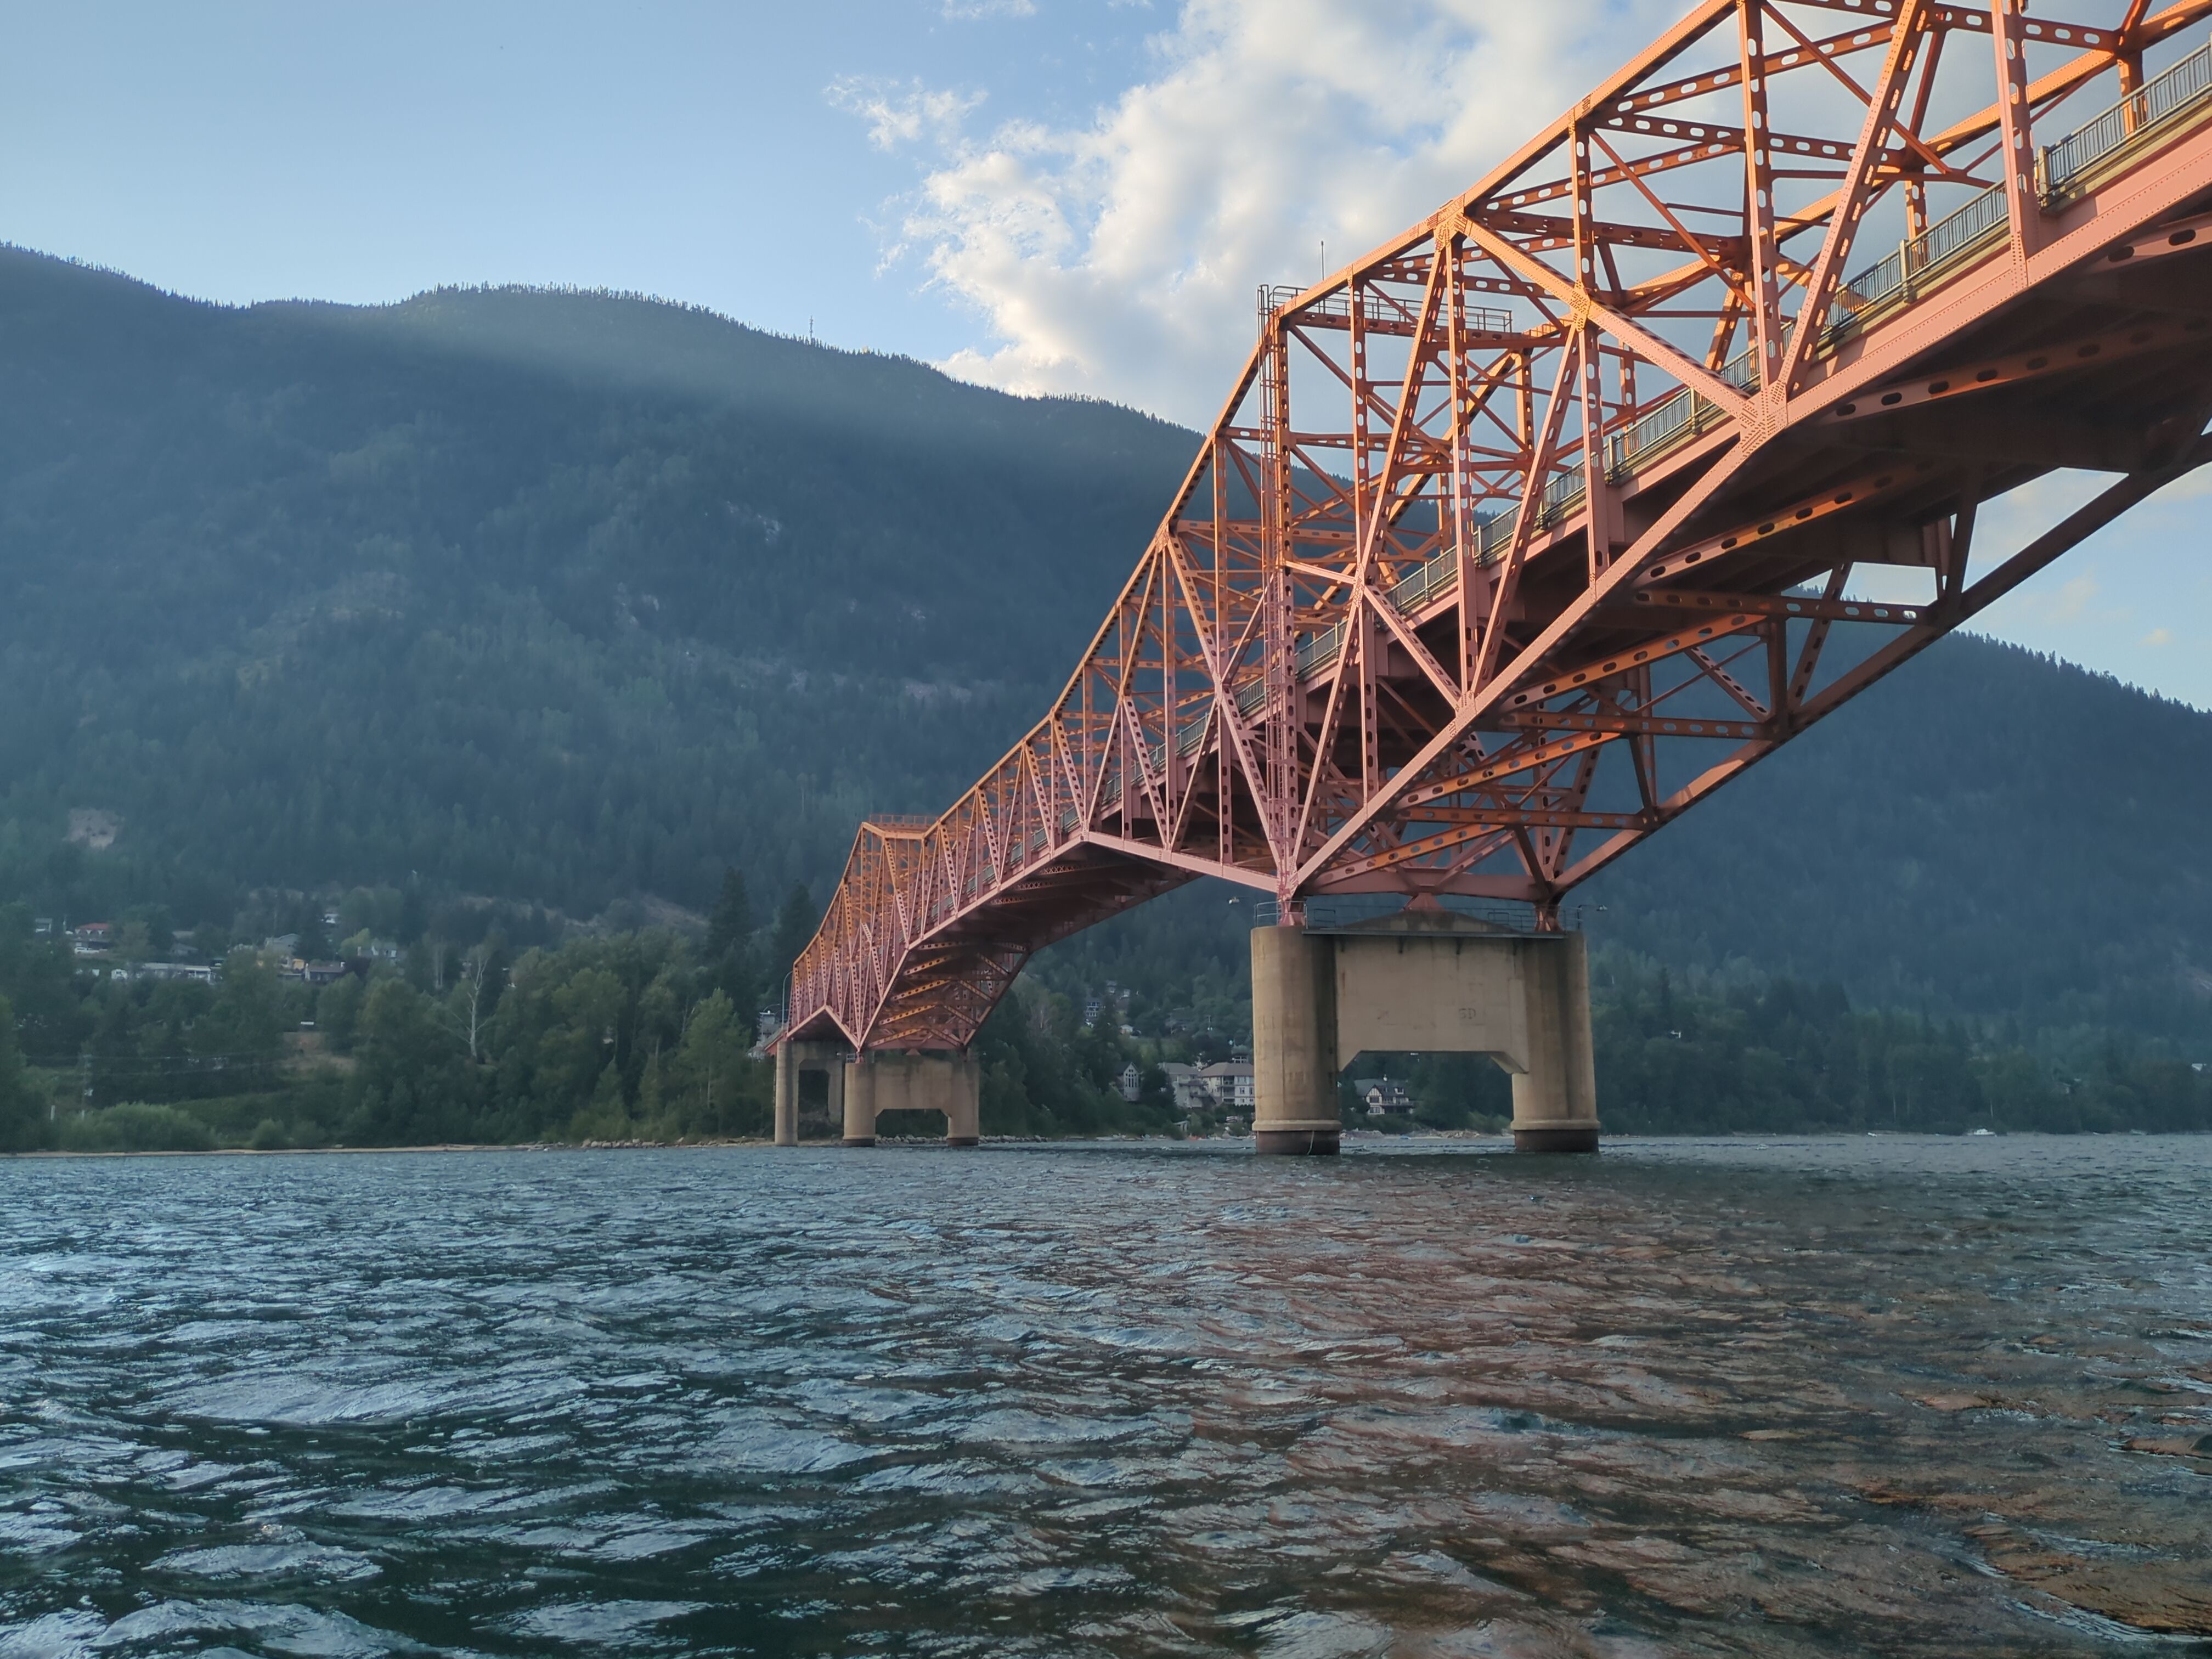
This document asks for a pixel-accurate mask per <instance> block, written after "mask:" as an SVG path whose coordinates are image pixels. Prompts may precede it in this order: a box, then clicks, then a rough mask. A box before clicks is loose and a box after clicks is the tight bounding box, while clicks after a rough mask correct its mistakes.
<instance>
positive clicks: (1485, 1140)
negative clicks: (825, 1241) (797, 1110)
mask: <svg viewBox="0 0 2212 1659" xmlns="http://www.w3.org/2000/svg"><path fill="white" fill-rule="evenodd" d="M2199 1133H2207V1132H2204V1131H2192V1130H2187V1129H2170V1130H2160V1131H2156V1132H2153V1131H2148V1130H2142V1129H2114V1130H2084V1131H2081V1132H2080V1133H2071V1134H2065V1133H2056V1132H2054V1131H2050V1130H2043V1129H2008V1130H2002V1131H1999V1132H1998V1133H1996V1134H1995V1135H1994V1136H1984V1137H1977V1136H1973V1135H1958V1134H1942V1133H1936V1132H1933V1131H1929V1132H1926V1133H1919V1132H1915V1131H1912V1130H1901V1131H1900V1130H1892V1129H1876V1130H1848V1129H1841V1130H1826V1131H1823V1132H1820V1133H1808V1134H1789V1133H1770V1132H1734V1133H1710V1134H1680V1135H1627V1134H1624V1135H1607V1137H1606V1138H1605V1139H1606V1140H1607V1142H1610V1143H1614V1144H1620V1145H1631V1144H1637V1145H1641V1144H1652V1145H1659V1146H1668V1145H1677V1144H1680V1143H1684V1142H1689V1141H1712V1142H1716V1143H1723V1144H1725V1143H1729V1142H1741V1143H1746V1144H1755V1143H1766V1144H1769V1145H1771V1144H1773V1143H1775V1142H1778V1141H1787V1142H1800V1141H1802V1142H1805V1143H1808V1144H1810V1143H1813V1142H1816V1141H1859V1140H1931V1141H1944V1142H1950V1141H1960V1142H1963V1143H1967V1144H1971V1143H1972V1142H1973V1141H1974V1140H1976V1139H2000V1140H2002V1139H2029V1140H2061V1141H2069V1142H2070V1141H2081V1142H2084V1143H2087V1142H2090V1141H2096V1140H2130V1139H2134V1140H2142V1139H2154V1140H2163V1139H2176V1140H2179V1139H2191V1138H2193V1137H2194V1136H2195V1135H2197V1134H2199ZM1355 1137H1358V1140H1359V1141H1361V1142H1364V1144H1365V1145H1368V1146H1402V1145H1407V1144H1409V1143H1410V1144H1413V1145H1426V1146H1437V1145H1447V1146H1451V1145H1463V1146H1472V1147H1485V1146H1487V1147H1493V1148H1494V1147H1500V1146H1505V1147H1510V1146H1511V1144H1512V1137H1511V1136H1510V1135H1506V1134H1486V1133H1483V1132H1482V1131H1480V1130H1470V1129H1439V1130H1435V1131H1432V1132H1431V1133H1426V1134H1405V1135H1392V1134H1372V1135H1371V1137H1370V1136H1369V1135H1361V1134H1360V1133H1359V1132H1358V1131H1352V1132H1348V1133H1347V1134H1346V1140H1347V1141H1351V1140H1352V1139H1354V1138H1355ZM980 1144H981V1146H995V1147H1000V1148H1012V1147H1053V1146H1068V1147H1086V1146H1087V1147H1111V1146H1200V1147H1204V1146H1219V1147H1223V1148H1225V1149H1229V1148H1241V1149H1243V1150H1244V1151H1247V1152H1249V1150H1250V1149H1251V1145H1252V1142H1251V1138H1250V1137H1249V1135H1202V1136H1191V1137H1186V1138H1184V1139H1175V1138H1173V1137H1170V1136H1166V1135H1063V1136H1054V1137H1051V1138H1046V1137H1043V1136H1034V1135H985V1136H984V1137H983V1139H982V1140H981V1143H980ZM882 1145H883V1146H884V1147H885V1148H886V1149H889V1148H899V1147H915V1148H920V1149H921V1150H923V1151H933V1150H935V1151H941V1150H945V1144H944V1142H943V1141H942V1140H940V1139H937V1138H935V1137H927V1136H916V1137H914V1138H911V1139H888V1140H886V1141H884V1142H883V1143H882ZM749 1148H767V1149H769V1150H771V1151H772V1150H775V1149H776V1147H775V1141H774V1140H772V1139H769V1138H768V1137H767V1136H765V1135H752V1136H733V1137H732V1138H730V1139H721V1140H584V1141H568V1140H513V1141H499V1140H486V1141H463V1140H456V1141H438V1142H435V1143H432V1144H430V1145H427V1146H267V1147H259V1146H215V1147H207V1148H176V1149H172V1150H165V1149H161V1148H158V1147H148V1148H142V1149H137V1150H131V1151H103V1152H66V1151H64V1150H62V1149H60V1148H58V1147H39V1148H36V1149H34V1150H33V1151H29V1152H0V1161H7V1162H13V1161H15V1160H17V1159H35V1158H318V1157H324V1156H331V1155H336V1156H339V1157H344V1158H364V1157H376V1156H386V1155H389V1154H393V1153H409V1154H423V1153H433V1152H730V1151H736V1150H744V1149H749ZM810 1148H811V1149H813V1150H816V1151H830V1150H834V1151H837V1152H843V1151H845V1150H847V1148H845V1146H843V1145H842V1143H841V1142H839V1141H837V1140H836V1139H828V1138H825V1139H820V1140H803V1141H801V1142H799V1146H796V1147H793V1148H787V1149H784V1150H788V1151H805V1150H808V1149H810Z"/></svg>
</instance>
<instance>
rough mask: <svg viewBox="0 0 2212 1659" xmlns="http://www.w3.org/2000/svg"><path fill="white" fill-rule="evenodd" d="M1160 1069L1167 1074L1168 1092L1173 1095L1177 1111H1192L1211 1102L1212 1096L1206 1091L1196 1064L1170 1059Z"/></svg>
mask: <svg viewBox="0 0 2212 1659" xmlns="http://www.w3.org/2000/svg"><path fill="white" fill-rule="evenodd" d="M1160 1070H1162V1071H1163V1072H1165V1073H1167V1074H1168V1093H1169V1094H1170V1096H1172V1097H1174V1099H1175V1106H1176V1110H1177V1111H1178V1112H1194V1111H1196V1110H1197V1109H1199V1108H1200V1107H1201V1106H1206V1105H1210V1104H1212V1098H1213V1097H1212V1096H1211V1095H1209V1094H1208V1093H1206V1085H1205V1084H1204V1083H1203V1082H1201V1081H1200V1079H1199V1075H1198V1067H1197V1066H1186V1065H1184V1064H1183V1063H1182V1061H1181V1060H1170V1061H1168V1062H1167V1064H1165V1065H1164V1066H1161V1067H1160Z"/></svg>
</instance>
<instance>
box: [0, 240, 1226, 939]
mask: <svg viewBox="0 0 2212 1659" xmlns="http://www.w3.org/2000/svg"><path fill="white" fill-rule="evenodd" d="M1190 448H1191V440H1190V437H1189V435H1188V434H1186V433H1182V432H1180V431H1177V430H1176V429H1175V428H1171V427H1169V426H1166V425H1164V424H1163V423H1161V422H1156V421H1152V420H1148V419H1146V418H1144V417H1142V416H1134V415H1132V414H1130V413H1129V412H1128V411H1127V410H1118V409H1112V408H1109V407H1107V406H1105V405H1103V404H1091V403H1084V402H1079V401H1074V400H1069V399H1051V400H1038V399H1018V398H1006V397H1003V396H1001V395H1000V394H998V393H995V392H986V391H983V390H981V389H979V388H976V387H972V386H963V385H960V384H958V383H957V382H954V381H951V380H947V379H946V378H945V377H944V376H943V375H941V374H937V373H936V372H934V371H933V370H931V369H929V368H925V367H923V366H921V365H920V364H917V363H913V362H905V361H902V360H900V359H896V358H889V357H882V356H868V355H865V354H853V353H842V352H836V351H831V350H828V349H823V348H820V347H817V346H813V345H810V344H806V343H800V342H797V341H792V340H787V339H782V338H779V337H774V336H770V335H766V334H762V333H759V332H757V331H753V330H750V329H745V328H741V327H738V325H734V324H732V323H729V322H726V321H725V320H724V319H720V318H718V317H714V316H712V315H710V314H708V313H704V312H701V311H696V310H690V309H685V308H683V307H676V306H670V305H664V304H659V303H655V302H652V301H644V300H638V299H628V298H619V297H613V296H607V295H580V294H565V293H544V292H521V291H498V292H440V293H435V294H428V295H422V296H420V297H418V298H416V299H415V300H412V301H409V302H407V303H406V304H404V305H398V306H392V307H369V308H355V307H337V306H327V305H263V306H255V307H250V308H246V309H226V308H223V307H215V306H209V305H203V304H197V303H193V302H191V301H183V300H179V299H176V298H174V297H172V296H169V295H163V294H160V293H157V292H155V291H154V290H153V289H149V288H146V287H144V286H143V285H141V284H138V283H133V282H131V281H129V280H127V279H125V278H123V277H120V276H113V275H111V274H108V273H105V272H99V271H91V270H82V269H80V268H78V267H75V266H71V265H69V264H63V263H61V262H58V261H56V260H52V259H48V258H40V257H39V256H36V255H33V254H28V253H24V252H5V253H0V502H4V512H0V686H4V689H5V696H6V699H7V703H8V706H9V711H10V717H9V720H7V721H6V722H5V724H4V726H0V891H9V892H14V893H20V894H21V895H22V896H26V897H29V898H32V899H34V900H35V901H36V902H38V903H39V904H40V906H41V907H42V908H45V907H51V908H53V909H55V910H57V911H59V910H64V909H65V910H68V911H70V913H71V914H74V915H79V916H82V915H86V914H87V913H88V911H96V910H103V909H112V908H119V907H120V906H122V905H124V904H125V903H127V902H131V901H133V900H136V899H159V900H163V901H166V902H168V903H169V904H170V905H171V906H172V908H173V909H174V910H175V911H176V913H177V919H178V921H179V922H180V923H185V922H190V921H197V920H204V919H211V918H212V917H214V916H215V915H218V914H219V915H221V917H222V919H223V920H225V921H228V918H229V915H230V912H231V911H232V910H233V909H234V908H236V906H237V905H238V904H239V903H240V901H241V898H242V896H243V895H244V894H245V893H246V891H247V890H251V889H253V888H257V887H264V886H273V887H284V888H295V889H306V888H312V887H318V886H323V885H328V884H341V885H343V884H406V883H408V882H410V880H412V879H420V880H422V881H424V882H430V883H435V884H441V885H442V886H444V887H447V888H449V889H452V890H459V891H462V892H466V893H471V894H477V895H482V896H489V897H497V898H504V899H512V900H519V901H526V902H538V903H543V904H546V905H550V906H556V907H559V908H562V909H564V910H567V911H568V912H569V913H570V914H572V915H592V914H593V913H595V912H597V911H599V909H601V908H604V907H605V905H606V904H607V903H608V902H610V901H611V900H615V899H617V898H630V897H637V896H658V897H659V898H661V899H665V900H666V901H669V902H673V903H676V904H678V905H683V906H689V907H699V906H703V905H704V904H705V903H706V902H708V900H709V899H710V898H711V897H712V896H713V894H714V890H715V887H716V884H718V882H719V880H720V872H721V869H722V866H723V864H724V862H725V861H726V860H732V859H738V860H743V861H744V862H745V863H746V865H747V866H748V867H749V868H750V869H751V870H752V871H754V872H755V873H756V876H757V883H756V884H757V886H763V887H766V888H773V889H775V890H781V889H782V888H783V887H784V886H786V885H787V884H789V883H790V882H792V881H793V880H795V879H799V878H811V879H813V880H815V881H817V883H818V882H819V881H820V880H822V879H823V877H824V876H825V874H826V873H827V872H830V871H832V870H834V868H835V867H836V863H837V862H838V860H840V859H841V858H842V851H843V847H844V844H845V843H846V842H847V841H848V839H849V837H850V835H851V832H852V825H853V822H854V819H855V818H856V817H858V816H859V814H860V812H862V811H866V810H870V809H890V810H921V809H923V808H926V807H927V806H929V805H934V804H937V803H938V802H939V801H940V800H941V799H944V798H945V796H946V794H947V793H948V792H949V791H950V790H951V789H952V788H955V787H957V784H958V783H959V782H964V781H967V780H968V779H969V778H970V777H971V776H972V775H975V773H977V772H979V771H980V770H981V769H982V768H983V767H984V766H985V765H987V763H989V762H990V761H991V760H992V759H994V758H995V757H996V755H997V753H998V751H999V748H1000V746H1001V745H1002V744H1003V743H1004V742H1006V741H1007V740H1008V738H1007V734H1009V733H1011V732H1014V731H1016V730H1017V729H1018V727H1019V726H1021V725H1022V724H1023V723H1024V721H1025V720H1028V719H1030V718H1031V717H1033V715H1034V714H1035V712H1036V709H1037V708H1040V707H1042V704H1043V702H1044V701H1045V700H1046V698H1047V697H1048V696H1049V695H1050V690H1052V689H1056V686H1057V684H1058V682H1059V680H1060V678H1063V677H1064V674H1065V672H1066V662H1067V659H1068V657H1069V655H1070V653H1071V650H1072V649H1073V647H1072V645H1071V643H1070V641H1071V639H1072V637H1073V635H1074V634H1075V633H1077V632H1079V631H1080V630H1081V629H1083V628H1084V627H1085V626H1087V625H1088V624H1087V623H1082V622H1078V621H1076V620H1075V619H1076V618H1079V617H1087V616H1089V615H1090V614H1091V613H1092V612H1095V611H1097V610H1098V609H1099V608H1100V607H1101V605H1102V604H1103V600H1102V598H1101V596H1102V594H1103V593H1106V592H1110V590H1111V589H1112V588H1113V587H1114V586H1115V585H1116V584H1118V582H1119V581H1120V580H1121V579H1122V577H1123V576H1124V575H1125V574H1126V567H1127V564H1128V562H1129V556H1128V549H1129V548H1130V547H1131V546H1132V545H1133V544H1137V543H1139V542H1140V541H1141V540H1142V539H1143V538H1145V537H1146V535H1147V534H1148V533H1149V532H1150V528H1151V525H1150V519H1151V516H1152V513H1153V511H1154V506H1155V503H1157V501H1158V500H1159V498H1160V496H1161V495H1163V493H1164V491H1165V490H1166V489H1168V488H1170V482H1171V480H1172V479H1173V477H1175V476H1176V473H1177V471H1179V470H1180V468H1181V467H1182V465H1185V463H1186V462H1187V459H1188V453H1189V451H1190ZM72 810H76V811H80V812H81V813H82V812H94V813H99V814H102V815H105V820H106V821H113V822H118V823H119V825H120V828H119V833H118V834H117V835H116V836H115V837H114V840H113V842H112V846H108V847H106V848H104V849H103V850H102V851H100V853H99V854H98V855H97V856H96V857H93V858H85V859H76V858H73V857H70V856H68V855H62V856H57V854H56V853H55V848H56V847H57V846H58V844H59V843H60V842H62V838H63V836H64V834H65V833H66V830H67V825H68V821H69V814H70V811H72ZM84 821H85V820H83V819H82V818H81V819H80V825H81V826H82V823H83V822H84ZM94 821H95V822H100V821H101V820H94Z"/></svg>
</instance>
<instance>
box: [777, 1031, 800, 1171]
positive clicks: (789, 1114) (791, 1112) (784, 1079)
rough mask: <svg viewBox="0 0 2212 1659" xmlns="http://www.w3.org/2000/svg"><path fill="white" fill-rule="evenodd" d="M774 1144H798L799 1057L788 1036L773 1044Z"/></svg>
mask: <svg viewBox="0 0 2212 1659" xmlns="http://www.w3.org/2000/svg"><path fill="white" fill-rule="evenodd" d="M775 1144H776V1145H777V1146H797V1145H799V1059H798V1056H797V1055H795V1054H793V1053H792V1052H791V1039H790V1038H788V1037H786V1038H785V1039H784V1040H783V1041H782V1042H779V1043H777V1044H776V1045H775Z"/></svg>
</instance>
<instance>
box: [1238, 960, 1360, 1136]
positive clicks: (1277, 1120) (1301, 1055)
mask: <svg viewBox="0 0 2212 1659" xmlns="http://www.w3.org/2000/svg"><path fill="white" fill-rule="evenodd" d="M1333 947H1334V940H1332V939H1328V937H1326V936H1324V935H1322V934H1319V933H1307V932H1306V931H1305V930H1304V928H1302V927H1255V928H1254V929H1253V930H1252V1098H1253V1109H1252V1142H1253V1145H1254V1146H1256V1147H1257V1148H1258V1149H1259V1150H1260V1151H1261V1152H1283V1153H1291V1154H1303V1155H1307V1156H1312V1155H1316V1154H1318V1155H1322V1156H1326V1155H1327V1154H1328V1153H1330V1152H1335V1151H1336V1150H1337V1145H1338V1139H1339V1137H1340V1135H1341V1134H1342V1133H1343V1129H1344V1124H1343V1120H1342V1119H1341V1118H1340V1116H1339V1115H1338V1113H1337V1107H1336V1074H1337V1073H1339V1072H1340V1071H1341V1070H1342V1069H1343V1066H1342V1063H1341V1062H1340V1060H1338V1058H1337V1055H1338V1052H1339V1050H1338V1048H1337V1019H1336V975H1335V963H1336V957H1335V951H1334V948H1333Z"/></svg>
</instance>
